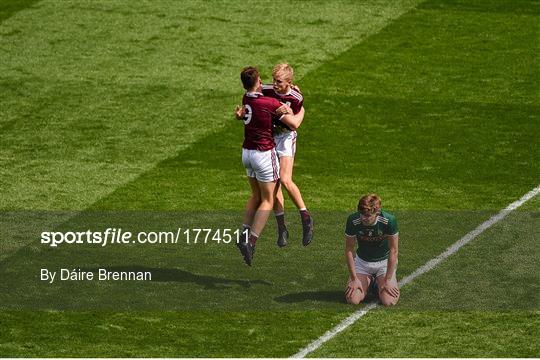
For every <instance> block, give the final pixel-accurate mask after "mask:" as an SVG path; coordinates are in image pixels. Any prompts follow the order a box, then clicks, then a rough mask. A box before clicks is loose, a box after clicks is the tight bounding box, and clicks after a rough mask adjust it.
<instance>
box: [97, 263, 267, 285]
mask: <svg viewBox="0 0 540 360" xmlns="http://www.w3.org/2000/svg"><path fill="white" fill-rule="evenodd" d="M100 268H101V269H107V271H136V272H138V271H142V272H146V271H148V272H150V273H151V274H152V281H155V282H178V283H193V284H197V285H200V286H203V287H204V288H205V289H207V290H217V289H225V288H230V287H232V286H239V287H243V288H250V287H251V286H253V285H266V286H272V283H270V282H268V281H265V280H237V279H226V278H221V277H216V276H209V275H199V274H194V273H191V272H189V271H186V270H181V269H161V268H149V267H145V266H102V267H100ZM88 270H89V271H93V272H94V273H96V272H97V271H98V269H88Z"/></svg>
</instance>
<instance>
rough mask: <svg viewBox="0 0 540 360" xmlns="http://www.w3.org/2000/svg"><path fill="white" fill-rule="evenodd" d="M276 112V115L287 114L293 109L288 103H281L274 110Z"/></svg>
mask: <svg viewBox="0 0 540 360" xmlns="http://www.w3.org/2000/svg"><path fill="white" fill-rule="evenodd" d="M276 113H277V114H278V115H287V114H292V113H293V111H292V109H291V107H290V106H289V105H287V104H283V105H281V106H280V107H278V109H277V110H276Z"/></svg>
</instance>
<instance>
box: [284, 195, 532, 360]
mask: <svg viewBox="0 0 540 360" xmlns="http://www.w3.org/2000/svg"><path fill="white" fill-rule="evenodd" d="M539 193H540V185H539V186H537V187H535V188H534V189H532V190H531V191H529V192H528V193H526V194H525V195H523V196H522V197H521V198H520V199H519V200H516V201H514V202H513V203H511V204H509V205H508V206H507V207H505V208H504V209H502V210H501V211H500V212H499V213H497V214H496V215H493V216H492V217H490V218H489V219H488V220H486V221H484V222H483V223H482V224H480V225H478V226H477V227H476V228H475V229H474V230H472V231H471V232H469V233H468V234H466V235H465V236H463V237H462V238H461V239H459V240H458V241H456V242H455V243H454V244H453V245H451V246H450V247H448V248H447V249H446V250H445V251H444V252H443V253H441V254H440V255H439V256H437V257H435V258H433V259H431V260H429V261H428V262H427V263H425V264H424V265H422V266H420V267H419V268H418V269H416V270H415V271H413V272H412V273H411V274H409V275H407V276H406V277H404V278H403V279H401V280H400V281H399V286H400V287H403V286H405V285H407V284H408V283H410V282H412V281H413V280H414V279H416V278H417V277H418V276H420V275H422V274H425V273H427V272H428V271H430V270H433V269H434V268H435V267H436V266H437V265H439V264H440V263H441V262H443V261H444V260H446V259H447V258H448V257H450V256H451V255H453V254H454V253H456V252H457V251H458V250H459V249H460V248H461V247H463V246H464V245H466V244H468V243H469V242H471V241H472V240H474V239H475V238H477V237H478V236H479V235H480V234H482V233H483V232H484V231H486V230H487V229H489V228H490V227H491V226H493V225H495V224H496V223H498V222H499V221H501V220H503V219H504V218H506V217H507V216H508V215H509V214H510V213H511V212H512V211H514V210H516V209H517V208H519V207H520V206H521V205H523V204H524V203H526V202H527V201H529V200H530V199H532V198H533V197H535V196H536V195H538V194H539ZM376 307H378V304H377V303H371V304H369V305H367V306H365V307H363V308H362V309H359V310H357V311H355V312H354V313H353V314H351V315H350V316H348V317H347V318H345V319H344V320H342V321H341V322H340V323H339V324H338V325H336V326H335V327H334V328H332V329H331V330H328V331H327V332H326V333H324V334H323V335H322V336H321V337H319V338H318V339H317V340H315V341H313V342H311V343H310V344H309V345H308V346H306V347H305V348H303V349H301V350H300V351H298V352H297V353H296V354H294V355H293V356H292V357H293V358H304V357H306V356H307V355H308V354H310V353H312V352H313V351H315V350H317V349H318V348H319V347H321V345H323V344H324V343H325V342H327V341H328V340H330V339H332V338H333V337H335V336H336V335H338V334H339V333H341V332H342V331H343V330H345V329H347V328H348V327H349V326H351V325H352V324H354V323H355V322H356V321H357V320H358V319H360V318H361V317H363V316H364V315H366V314H367V313H368V312H369V311H371V310H373V309H375V308H376Z"/></svg>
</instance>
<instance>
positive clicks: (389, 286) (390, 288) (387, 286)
mask: <svg viewBox="0 0 540 360" xmlns="http://www.w3.org/2000/svg"><path fill="white" fill-rule="evenodd" d="M380 291H386V292H387V293H389V294H390V295H392V296H393V297H395V298H397V297H398V296H399V288H398V287H397V286H396V285H395V284H393V283H392V282H390V281H389V280H385V281H384V283H383V285H382V287H381V289H380Z"/></svg>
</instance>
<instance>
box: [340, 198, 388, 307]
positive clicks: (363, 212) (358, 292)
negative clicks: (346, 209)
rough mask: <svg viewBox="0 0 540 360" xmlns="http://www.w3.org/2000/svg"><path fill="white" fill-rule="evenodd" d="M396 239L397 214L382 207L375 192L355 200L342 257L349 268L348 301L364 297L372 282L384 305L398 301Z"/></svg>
mask: <svg viewBox="0 0 540 360" xmlns="http://www.w3.org/2000/svg"><path fill="white" fill-rule="evenodd" d="M398 240H399V239H398V227H397V222H396V217H395V216H394V215H392V214H390V213H389V212H387V211H384V210H382V209H381V199H380V197H379V196H377V195H376V194H369V195H365V196H363V197H362V198H361V199H360V201H359V202H358V211H357V212H355V213H354V214H351V215H350V216H349V218H348V219H347V225H346V228H345V258H346V260H347V268H348V270H349V281H348V283H347V288H346V290H345V299H346V300H347V302H348V303H349V304H359V303H360V302H361V301H362V300H364V298H365V297H366V295H367V292H368V289H369V288H370V285H371V284H372V282H373V281H375V282H376V285H377V287H378V295H379V300H380V301H381V303H382V304H383V305H385V306H391V305H395V304H396V303H397V302H398V300H399V288H398V283H397V279H396V270H397V263H398ZM356 245H358V248H357V249H356V253H355V246H356Z"/></svg>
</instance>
